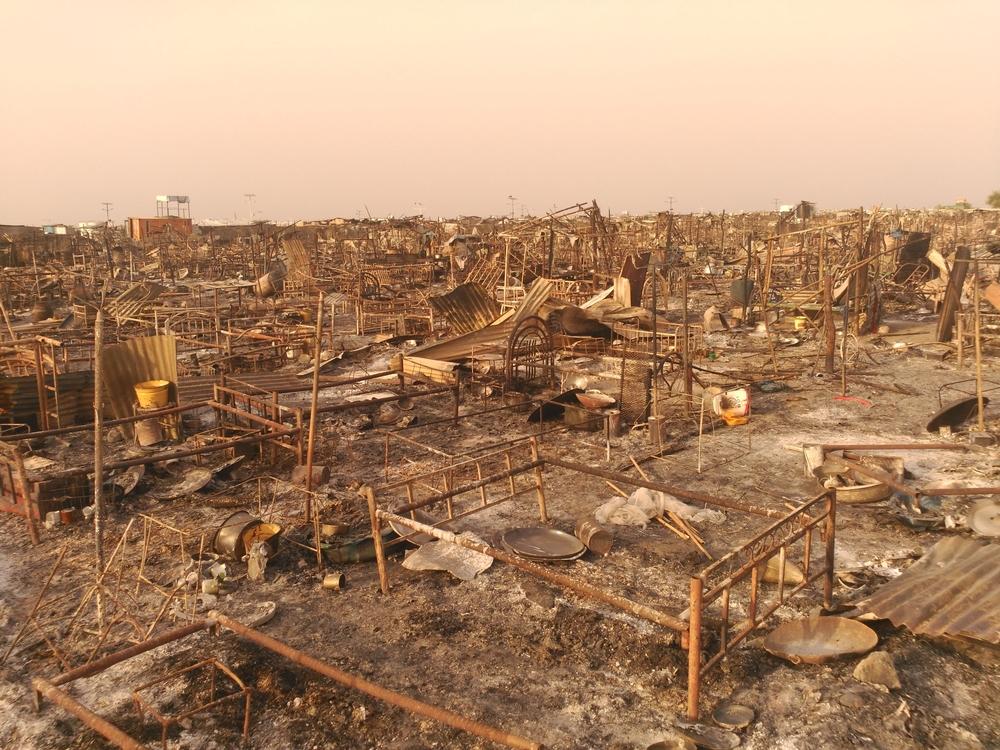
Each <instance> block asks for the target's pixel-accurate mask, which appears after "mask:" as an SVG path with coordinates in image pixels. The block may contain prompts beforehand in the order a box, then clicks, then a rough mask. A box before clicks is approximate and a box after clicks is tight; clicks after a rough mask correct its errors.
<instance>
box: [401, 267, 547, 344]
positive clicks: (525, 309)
mask: <svg viewBox="0 0 1000 750" xmlns="http://www.w3.org/2000/svg"><path fill="white" fill-rule="evenodd" d="M551 293H552V282H551V281H550V280H549V279H536V280H535V283H534V284H532V285H531V288H530V289H528V291H527V293H526V294H525V295H524V299H523V300H522V301H521V305H520V307H518V308H517V309H516V310H513V311H508V312H506V313H504V314H503V315H501V316H500V317H499V318H497V319H496V320H495V321H493V323H491V324H490V325H488V326H486V327H485V328H480V329H479V330H478V331H472V332H470V333H466V334H463V335H461V336H456V337H455V338H451V339H448V340H447V341H437V342H434V343H431V344H425V345H424V346H418V347H417V348H416V349H413V350H412V351H411V352H410V354H413V355H416V356H419V357H423V358H424V359H440V360H443V361H445V362H456V361H458V360H460V359H466V358H468V357H470V356H471V355H472V353H473V351H475V350H476V349H477V348H481V347H484V346H488V345H490V344H496V343H499V342H502V341H506V340H507V337H508V336H510V334H511V333H513V331H514V329H515V328H516V327H517V324H518V323H520V322H521V321H522V320H524V319H525V318H529V317H531V316H532V315H535V314H537V313H538V310H539V309H540V308H541V306H542V304H543V303H544V302H545V301H546V300H547V299H548V297H549V294H551Z"/></svg>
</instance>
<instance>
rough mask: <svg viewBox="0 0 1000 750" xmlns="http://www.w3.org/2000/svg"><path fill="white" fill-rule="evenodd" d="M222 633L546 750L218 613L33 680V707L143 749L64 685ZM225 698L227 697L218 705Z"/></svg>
mask: <svg viewBox="0 0 1000 750" xmlns="http://www.w3.org/2000/svg"><path fill="white" fill-rule="evenodd" d="M220 628H224V629H225V630H228V631H230V632H232V633H233V635H234V636H235V637H236V638H240V639H242V640H245V641H248V642H249V643H252V644H253V645H254V646H256V647H258V648H262V649H265V650H267V651H270V652H271V653H274V654H277V655H278V656H281V657H282V658H284V659H287V660H288V661H290V662H292V663H294V664H297V665H299V666H301V667H303V668H305V669H308V670H310V671H312V672H316V673H317V674H320V675H322V676H323V677H327V678H329V679H332V680H334V681H335V682H338V683H340V684H341V685H344V686H346V687H349V688H351V689H353V690H357V691H359V692H362V693H365V694H366V695H370V696H372V697H373V698H376V699H378V700H380V701H384V702H385V703H389V704H390V705H393V706H397V707H399V708H402V709H403V710H405V711H408V712H410V713H412V714H416V715H417V716H423V717H426V718H429V719H432V720H434V721H438V722H441V723H442V724H444V725H446V726H449V727H452V728H454V729H458V730H460V731H463V732H468V733H469V734H472V735H475V736H477V737H481V738H483V739H486V740H489V741H491V742H495V743H497V744H499V745H504V746H505V747H510V748H515V749H516V750H543V746H542V745H541V743H538V742H534V741H532V740H530V739H527V738H524V737H521V736H519V735H516V734H513V733H511V732H506V731H504V730H502V729H499V728H497V727H494V726H491V725H489V724H484V723H482V722H479V721H476V720H475V719H471V718H469V717H467V716H463V715H461V714H458V713H455V712H454V711H450V710H448V709H446V708H441V707H440V706H435V705H432V704H430V703H425V702H423V701H421V700H418V699H416V698H411V697H410V696H408V695H404V694H402V693H398V692H396V691H395V690H391V689H389V688H386V687H383V686H382V685H379V684H378V683H375V682H373V681H371V680H368V679H365V678H364V677H361V676H359V675H356V674H352V673H350V672H345V671H344V670H342V669H339V668H338V667H335V666H333V665H332V664H328V663H326V662H324V661H321V660H320V659H317V658H315V657H313V656H310V655H309V654H307V653H305V652H303V651H300V650H299V649H296V648H293V647H292V646H290V645H288V644H287V643H284V642H282V641H279V640H278V639H276V638H271V637H270V636H268V635H266V634H264V633H262V632H260V631H259V630H255V629H254V628H251V627H248V626H247V625H244V624H243V623H241V622H238V621H237V620H233V619H230V618H229V617H226V616H225V615H221V614H216V615H215V616H214V617H211V618H209V619H204V620H195V621H193V622H192V623H190V624H188V625H183V626H180V627H177V628H174V629H172V630H168V631H165V632H163V633H160V634H159V635H157V636H155V637H153V638H149V639H147V640H145V641H143V642H142V643H138V644H135V645H133V646H129V647H128V648H124V649H122V650H121V651H117V652H115V653H113V654H109V655H107V656H105V657H103V658H101V659H98V660H96V661H93V662H91V663H89V664H84V665H83V666H80V667H76V668H75V669H70V670H67V671H65V672H62V673H61V674H59V675H57V676H55V677H53V678H51V679H45V678H43V677H34V678H32V680H31V687H32V690H33V691H34V699H35V706H36V708H38V709H40V708H41V701H42V698H47V699H48V700H50V701H52V702H53V703H55V704H56V705H58V706H59V707H60V708H62V709H64V710H65V711H67V712H69V713H71V714H72V715H73V716H75V717H76V718H78V719H79V720H80V721H82V722H83V723H84V725H86V726H87V727H88V728H90V729H92V730H94V731H95V732H97V733H98V734H100V735H101V736H102V737H104V738H105V739H107V740H108V741H109V742H111V743H112V744H113V745H115V746H116V747H119V748H124V749H125V750H143V748H145V745H143V744H141V743H140V742H138V741H137V740H136V739H135V738H134V737H132V736H131V735H129V734H127V733H126V732H124V731H123V730H122V729H121V728H119V727H118V726H116V725H115V724H113V723H112V722H110V721H108V720H107V719H105V718H104V717H102V716H100V715H99V714H96V713H94V712H93V711H91V710H90V709H89V708H88V707H87V706H85V705H84V704H83V703H81V702H80V701H78V700H77V699H76V698H74V697H73V696H72V695H70V693H69V692H68V691H67V690H66V689H65V686H66V685H68V684H69V683H71V682H75V681H76V680H81V679H85V678H88V677H93V676H94V675H96V674H99V673H101V672H104V671H105V670H107V669H109V668H110V667H113V666H114V665H115V664H120V663H121V662H123V661H127V660H128V659H131V658H133V657H136V656H138V655H140V654H144V653H146V652H147V651H152V650H153V649H155V648H159V647H160V646H164V645H166V644H168V643H174V642H176V641H180V640H182V639H184V638H187V637H189V636H191V635H194V634H196V633H200V632H202V631H205V630H211V631H212V632H214V633H216V634H217V633H218V630H219V629H220ZM210 661H214V660H208V661H203V662H199V663H198V664H195V665H193V666H192V667H188V670H191V669H194V668H197V667H200V666H203V665H205V664H208V663H209V662H210ZM227 672H228V670H227ZM176 674H178V673H176V672H174V673H171V674H170V675H167V677H165V678H163V679H169V678H170V677H172V676H174V675H176ZM228 676H229V677H230V678H231V679H235V681H236V683H237V684H238V685H239V686H240V688H241V691H240V692H237V693H234V694H231V695H230V696H228V697H227V698H228V699H235V698H234V696H243V698H244V715H243V725H242V730H243V737H244V739H246V738H247V737H249V731H250V722H249V718H250V697H251V689H250V688H248V687H246V686H244V685H243V683H242V682H241V681H240V680H239V678H238V677H237V676H236V675H235V673H232V672H229V673H228ZM163 679H160V680H155V681H153V682H151V683H148V684H147V685H145V686H143V687H148V686H149V685H155V684H156V683H159V682H162V681H163ZM143 687H140V688H138V689H137V691H138V690H142V689H143ZM137 691H136V692H137ZM225 699H226V698H224V699H220V700H225ZM218 702H219V701H215V702H214V704H213V703H209V704H208V705H202V706H199V707H198V708H195V709H190V710H188V711H185V712H184V713H183V714H181V715H178V716H173V717H158V719H159V720H160V722H161V726H162V728H163V730H162V732H163V733H162V735H161V738H162V739H165V736H166V731H167V728H168V726H169V723H174V722H175V721H176V720H177V719H178V718H180V717H181V716H186V715H190V714H191V713H193V712H195V711H199V710H204V709H206V708H209V707H210V706H211V705H215V704H218ZM140 710H141V709H140ZM165 722H166V723H165Z"/></svg>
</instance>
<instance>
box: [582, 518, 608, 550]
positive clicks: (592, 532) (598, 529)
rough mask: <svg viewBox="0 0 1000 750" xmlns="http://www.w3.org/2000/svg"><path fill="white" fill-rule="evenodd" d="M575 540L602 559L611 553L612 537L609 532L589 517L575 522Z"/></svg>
mask: <svg viewBox="0 0 1000 750" xmlns="http://www.w3.org/2000/svg"><path fill="white" fill-rule="evenodd" d="M575 533H576V538H577V539H579V540H580V541H581V542H583V543H584V545H585V546H586V547H587V549H589V550H590V551H591V552H593V553H594V554H595V555H600V556H601V557H604V556H605V555H607V554H608V553H609V552H610V551H611V545H612V544H614V537H613V536H612V535H611V532H610V531H608V530H607V529H606V528H604V527H603V526H601V524H599V523H598V522H597V521H595V520H594V519H593V518H591V517H589V516H588V517H587V518H581V519H580V520H579V521H577V522H576V531H575Z"/></svg>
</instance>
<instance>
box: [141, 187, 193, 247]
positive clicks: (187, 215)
mask: <svg viewBox="0 0 1000 750" xmlns="http://www.w3.org/2000/svg"><path fill="white" fill-rule="evenodd" d="M193 231H194V226H193V225H192V224H191V199H190V198H189V197H188V196H186V195H158V196H156V217H155V218H151V219H142V218H134V217H130V218H129V219H128V234H129V237H131V238H132V239H133V240H136V241H142V240H145V239H149V238H150V237H155V236H156V235H158V234H164V233H166V232H171V233H175V234H179V235H180V236H181V237H187V236H188V235H189V234H191V233H192V232H193Z"/></svg>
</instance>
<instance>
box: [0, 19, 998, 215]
mask: <svg viewBox="0 0 1000 750" xmlns="http://www.w3.org/2000/svg"><path fill="white" fill-rule="evenodd" d="M0 28H2V29H3V33H2V35H0V38H2V41H3V63H2V66H3V67H2V68H0V223H29V224H39V223H50V222H57V221H62V222H76V221H83V220H96V219H102V218H103V209H102V208H101V201H111V202H113V203H114V208H113V211H112V218H114V219H118V220H120V219H122V218H124V217H126V216H129V215H133V216H134V215H152V214H153V212H154V196H155V195H157V194H160V193H175V194H189V195H190V196H191V201H192V209H193V214H194V216H195V217H196V218H218V219H230V220H231V219H233V217H234V215H235V216H238V217H239V218H240V219H245V218H246V217H247V215H248V213H249V210H248V205H247V200H246V199H245V198H244V197H243V194H244V193H250V192H252V193H256V195H257V198H256V212H257V217H258V218H271V219H278V220H291V219H297V218H324V217H331V216H348V217H353V216H356V215H357V213H358V211H361V212H364V211H365V206H367V207H368V210H370V211H371V213H372V214H373V215H387V214H394V215H397V216H398V215H403V214H413V213H417V212H420V211H422V212H424V213H425V214H427V215H428V216H439V215H442V216H453V215H457V214H490V213H504V212H507V211H509V210H510V202H509V201H508V200H507V198H506V196H508V195H511V194H513V195H514V196H516V197H517V198H518V199H519V201H518V202H519V206H518V209H517V210H518V212H520V210H521V208H520V204H522V203H523V205H524V206H525V207H526V208H527V209H528V210H529V211H533V212H541V211H545V210H548V209H551V208H552V207H553V206H558V207H563V206H566V205H569V204H572V203H576V202H578V201H589V200H590V199H591V198H596V199H597V201H598V203H599V204H600V205H601V207H602V208H604V209H608V208H610V209H611V210H613V211H615V212H620V211H626V210H628V211H634V212H641V211H649V210H662V209H664V208H665V207H666V206H667V198H668V196H671V195H672V196H675V199H674V209H675V210H678V211H691V210H699V209H709V210H719V209H727V210H730V211H735V210H741V209H769V208H771V207H772V206H773V203H774V199H776V198H777V199H780V200H781V202H783V203H791V202H794V201H796V200H798V199H807V200H814V201H817V202H818V203H819V204H820V207H823V208H833V207H843V206H858V205H862V204H864V205H867V206H871V205H873V204H882V205H885V206H892V205H897V204H898V205H900V206H922V205H934V204H937V203H945V202H951V201H952V200H954V199H955V198H957V197H959V196H964V197H967V198H968V199H969V200H970V201H972V203H973V204H975V205H982V204H983V202H984V200H985V197H986V195H987V194H988V193H989V192H990V191H991V190H993V189H1000V77H998V71H1000V68H998V62H997V60H998V58H997V50H998V45H1000V41H998V36H997V34H998V31H1000V2H998V0H981V1H979V2H973V1H971V0H970V1H968V2H963V1H962V0H957V1H956V0H952V1H951V2H924V1H923V0H906V1H902V0H901V1H899V2H892V1H884V2H880V1H879V0H869V1H867V2H845V1H843V0H841V1H838V2H803V1H802V0H798V1H797V2H752V1H750V0H747V2H731V3H726V2H706V1H705V0H686V1H685V2H622V1H619V2H611V1H608V2H597V1H593V0H591V1H588V0H574V1H572V2H555V1H551V0H550V1H546V0H534V1H533V2H495V3H487V2H479V1H477V0H464V2H433V1H425V2H420V1H419V0H399V1H398V2H388V1H387V2H372V1H371V0H356V1H355V2H350V3H349V2H335V1H334V0H316V1H314V2H313V1H306V0H301V1H296V0H273V1H272V2H254V1H253V0H241V1H240V2H229V1H228V0H199V1H198V2H188V1H187V0H172V1H171V2H167V3H162V2H147V1H146V0H125V1H122V2H116V1H113V0H96V2H87V3H82V2H44V1H33V0H0ZM417 204H420V205H417Z"/></svg>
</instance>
